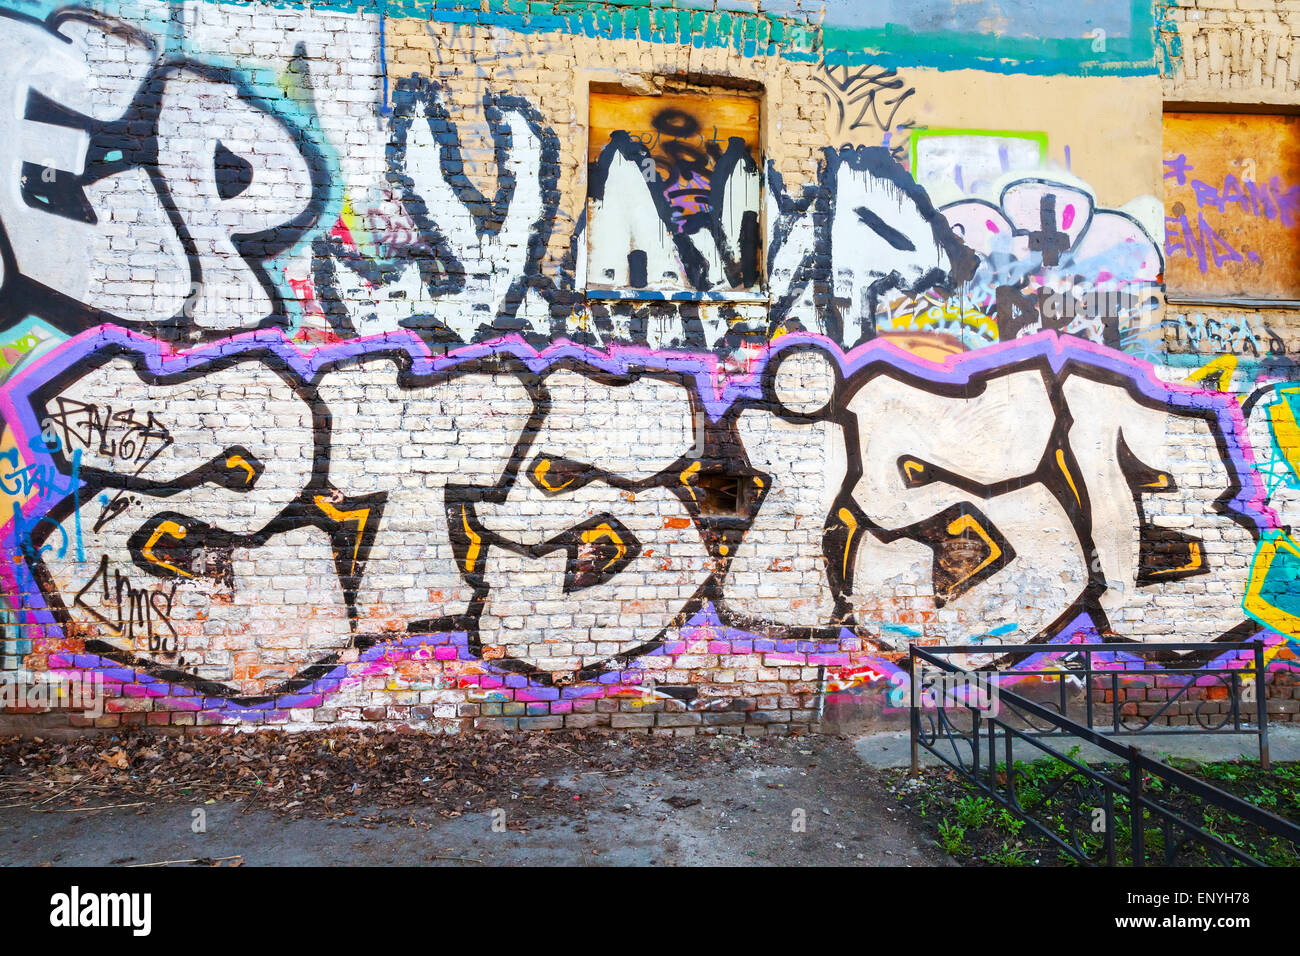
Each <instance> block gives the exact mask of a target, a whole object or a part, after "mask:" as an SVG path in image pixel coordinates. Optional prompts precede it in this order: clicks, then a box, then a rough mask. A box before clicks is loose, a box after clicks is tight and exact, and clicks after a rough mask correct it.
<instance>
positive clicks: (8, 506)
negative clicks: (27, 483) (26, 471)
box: [0, 427, 36, 520]
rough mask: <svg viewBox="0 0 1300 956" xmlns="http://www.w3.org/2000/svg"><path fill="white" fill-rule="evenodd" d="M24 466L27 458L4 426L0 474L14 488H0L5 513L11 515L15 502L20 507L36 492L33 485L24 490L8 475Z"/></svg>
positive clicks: (1, 434) (0, 438) (21, 484)
mask: <svg viewBox="0 0 1300 956" xmlns="http://www.w3.org/2000/svg"><path fill="white" fill-rule="evenodd" d="M11 463H12V467H11ZM26 466H27V459H25V458H24V457H23V452H22V449H21V448H19V447H18V442H17V441H16V440H15V439H14V435H13V432H11V431H10V430H9V428H8V427H5V429H4V431H3V433H0V469H3V470H0V475H4V476H6V478H7V480H6V481H5V482H4V483H5V484H12V485H13V486H14V488H15V489H16V490H15V491H12V492H11V491H6V490H5V489H3V488H0V501H3V503H4V504H3V507H4V512H3V513H4V514H5V515H12V514H13V506H14V505H15V504H17V505H19V506H20V507H21V506H22V505H25V504H27V502H28V501H30V500H31V498H32V495H34V494H36V486H35V485H33V486H32V488H31V490H30V491H26V492H24V491H23V482H20V481H19V482H15V481H13V480H12V478H11V477H8V476H11V475H14V474H16V473H18V472H20V470H21V469H23V468H25V467H26ZM0 520H4V519H0Z"/></svg>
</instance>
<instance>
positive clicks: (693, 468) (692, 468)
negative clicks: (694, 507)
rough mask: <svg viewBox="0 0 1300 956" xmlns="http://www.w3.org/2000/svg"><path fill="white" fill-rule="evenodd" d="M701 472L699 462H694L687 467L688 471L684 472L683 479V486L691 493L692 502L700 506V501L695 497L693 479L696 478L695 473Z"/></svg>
mask: <svg viewBox="0 0 1300 956" xmlns="http://www.w3.org/2000/svg"><path fill="white" fill-rule="evenodd" d="M699 470H700V463H699V462H698V461H693V462H691V463H690V464H689V465H687V466H686V470H685V471H683V472H682V479H681V480H682V484H683V485H685V486H686V490H687V491H689V492H690V493H691V500H692V501H694V502H695V503H696V504H699V501H700V499H699V498H696V497H695V489H694V488H692V487H691V479H692V478H694V477H695V473H696V472H697V471H699Z"/></svg>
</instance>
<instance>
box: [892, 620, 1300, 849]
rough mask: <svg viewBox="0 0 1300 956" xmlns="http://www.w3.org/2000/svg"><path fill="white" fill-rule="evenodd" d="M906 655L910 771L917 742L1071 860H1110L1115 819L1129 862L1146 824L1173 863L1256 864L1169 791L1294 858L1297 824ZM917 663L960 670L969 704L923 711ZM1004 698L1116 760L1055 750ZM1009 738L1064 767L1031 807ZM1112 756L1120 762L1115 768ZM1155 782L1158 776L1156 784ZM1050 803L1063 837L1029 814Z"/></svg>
mask: <svg viewBox="0 0 1300 956" xmlns="http://www.w3.org/2000/svg"><path fill="white" fill-rule="evenodd" d="M910 656H911V665H912V685H911V690H912V694H911V701H910V721H909V724H910V729H911V738H912V768H913V771H914V772H915V771H916V770H917V769H918V756H919V753H918V751H919V749H920V748H924V749H925V750H927V751H929V752H930V753H932V754H934V755H935V756H936V757H937V758H938V759H939V760H940V761H941V762H943V763H944V764H946V765H947V766H949V767H951V768H952V769H953V770H955V771H957V772H958V773H960V774H962V776H964V777H965V778H967V779H968V780H969V781H970V782H971V783H972V784H974V785H975V787H976V788H977V789H978V790H980V791H982V792H983V793H985V794H987V795H988V797H989V798H990V799H992V800H993V801H994V802H995V803H996V804H997V805H999V806H1001V807H1003V808H1005V809H1006V810H1008V811H1009V812H1011V813H1013V814H1015V815H1016V816H1018V817H1019V818H1020V819H1022V820H1024V821H1025V822H1026V823H1027V824H1029V825H1030V826H1031V827H1032V828H1033V830H1034V831H1035V832H1036V833H1038V834H1040V835H1041V836H1043V837H1045V838H1046V839H1047V840H1048V841H1049V842H1050V843H1051V844H1053V845H1054V846H1056V847H1057V848H1058V849H1060V850H1061V851H1063V852H1065V853H1067V854H1068V855H1070V856H1071V857H1073V858H1074V859H1077V860H1079V861H1080V862H1083V863H1086V864H1089V865H1098V864H1102V863H1104V864H1108V865H1111V866H1114V865H1116V864H1117V863H1118V862H1119V841H1118V840H1117V834H1118V832H1119V824H1120V822H1121V820H1123V821H1125V822H1126V825H1127V827H1128V830H1129V838H1128V840H1129V853H1130V860H1131V863H1132V865H1134V866H1145V865H1146V864H1147V855H1148V850H1149V845H1150V841H1151V839H1152V837H1151V836H1150V835H1149V832H1150V833H1155V834H1157V835H1158V836H1159V842H1160V843H1161V844H1162V849H1163V862H1164V863H1166V864H1172V863H1174V862H1176V861H1177V860H1178V858H1179V856H1180V855H1181V854H1182V853H1184V852H1185V851H1186V850H1188V849H1189V848H1193V847H1196V848H1199V849H1201V850H1202V851H1203V852H1204V854H1205V856H1206V857H1208V858H1209V859H1211V860H1213V861H1215V862H1219V863H1224V864H1234V863H1235V864H1246V865H1265V864H1264V861H1262V860H1260V859H1258V858H1257V857H1255V856H1252V855H1251V854H1250V853H1248V852H1246V850H1245V849H1244V848H1242V847H1239V846H1234V845H1233V844H1232V843H1229V842H1227V841H1225V840H1224V839H1222V838H1220V837H1219V836H1218V835H1216V834H1214V833H1212V832H1209V831H1208V830H1207V829H1205V828H1203V827H1200V826H1197V825H1196V824H1195V823H1193V822H1192V821H1190V820H1188V819H1187V818H1186V817H1185V816H1184V815H1182V814H1180V813H1179V812H1178V811H1177V810H1175V809H1172V808H1171V807H1169V806H1166V805H1165V803H1164V802H1163V800H1166V799H1168V797H1169V796H1170V795H1172V794H1175V793H1177V794H1180V795H1182V796H1184V797H1191V798H1195V799H1197V800H1199V801H1201V803H1202V804H1203V805H1207V806H1210V807H1214V808H1217V809H1218V810H1220V811H1222V812H1223V813H1224V814H1227V815H1230V817H1231V818H1235V820H1236V821H1237V822H1239V823H1241V824H1244V825H1249V826H1252V827H1256V828H1258V829H1260V830H1262V831H1263V832H1265V833H1266V834H1268V835H1269V836H1270V838H1271V839H1272V840H1274V841H1286V842H1288V843H1290V845H1291V848H1292V853H1293V858H1294V859H1295V860H1296V861H1297V862H1300V826H1296V825H1295V824H1294V823H1291V822H1290V821H1288V820H1284V819H1282V818H1281V817H1279V816H1277V815H1275V814H1272V813H1269V812H1268V811H1266V810H1263V809H1261V808H1259V807H1257V806H1254V805H1253V804H1251V803H1248V802H1247V801H1245V800H1242V799H1240V798H1239V797H1235V796H1233V795H1232V794H1229V793H1226V792H1225V791H1223V790H1220V789H1219V788H1217V787H1214V786H1212V785H1210V784H1208V783H1205V782H1204V781H1202V780H1198V779H1196V778H1195V777H1192V776H1190V775H1188V774H1186V773H1183V772H1182V771H1180V770H1177V769H1176V768H1174V767H1171V766H1169V765H1167V764H1164V763H1161V762H1159V761H1158V760H1155V759H1153V758H1151V757H1148V756H1147V755H1146V754H1144V753H1143V752H1142V751H1141V750H1139V749H1138V748H1137V747H1136V746H1132V745H1127V746H1126V745H1124V744H1121V743H1118V742H1116V741H1115V740H1113V739H1111V736H1110V735H1107V734H1105V733H1102V732H1100V731H1098V730H1096V729H1093V728H1090V727H1087V726H1084V725H1083V724H1081V723H1079V722H1077V721H1074V720H1071V719H1070V718H1068V717H1066V716H1064V715H1063V714H1060V713H1057V712H1056V711H1054V710H1052V709H1051V708H1050V707H1047V706H1044V705H1042V704H1039V703H1036V702H1034V701H1032V700H1029V699H1027V698H1025V697H1022V696H1020V695H1018V694H1016V693H1015V692H1014V691H1010V690H1007V689H1005V688H1000V687H997V686H996V685H995V684H993V683H992V682H991V681H990V680H989V677H990V676H994V675H991V674H990V673H988V672H982V671H971V670H964V669H962V668H959V667H957V666H956V665H954V664H952V663H951V662H950V661H947V660H945V659H944V658H943V657H942V656H940V655H936V654H934V653H932V649H922V648H919V647H917V646H915V645H912V647H911V648H910ZM926 664H928V665H930V666H932V667H936V668H939V669H940V670H941V671H943V672H945V673H946V674H950V675H960V676H961V678H962V679H963V680H964V681H966V682H967V686H968V687H970V688H973V689H974V690H975V691H976V693H975V695H974V697H975V698H976V699H977V701H978V702H979V703H978V704H976V703H971V697H970V696H967V698H966V699H965V700H961V701H959V700H955V699H949V698H948V697H946V696H945V697H941V698H940V699H939V705H940V706H938V707H936V708H934V713H933V716H930V715H928V714H926V711H925V708H924V707H923V706H922V693H921V688H922V680H923V678H922V674H921V671H922V667H923V665H926ZM1008 703H1009V704H1012V705H1014V707H1015V708H1016V709H1017V710H1018V711H1020V712H1022V713H1024V714H1027V715H1029V716H1030V717H1032V718H1034V719H1036V720H1038V721H1041V722H1042V723H1043V724H1046V725H1050V726H1052V727H1054V728H1055V731H1056V733H1055V736H1070V737H1074V738H1077V739H1079V740H1081V741H1084V742H1086V743H1089V744H1091V745H1093V746H1094V747H1097V748H1098V749H1100V750H1102V751H1103V752H1105V753H1106V754H1108V755H1110V756H1112V757H1114V758H1116V761H1114V762H1113V763H1112V765H1111V767H1110V768H1109V769H1106V768H1095V767H1090V766H1089V765H1088V764H1086V763H1084V762H1083V761H1081V760H1076V759H1074V758H1073V757H1072V756H1070V755H1068V754H1064V753H1061V752H1060V751H1059V750H1056V749H1054V748H1053V747H1052V746H1050V745H1049V744H1048V743H1047V742H1046V741H1047V739H1048V735H1046V734H1044V733H1041V732H1036V731H1032V730H1029V731H1027V730H1024V729H1021V728H1019V727H1016V726H1014V725H1013V724H1011V723H1010V722H1009V721H1008V720H1006V719H1004V717H1003V716H1002V706H1003V705H1005V704H1008ZM989 704H992V705H994V706H988V705H989ZM954 712H965V713H966V714H967V715H968V718H969V721H970V727H969V730H965V729H962V728H960V727H958V726H957V725H956V723H955V722H954V721H953V719H952V716H951V714H952V713H954ZM923 719H924V720H926V721H928V724H929V726H928V729H927V728H926V727H924V726H923V724H922V721H923ZM941 742H942V743H943V744H946V745H947V746H946V749H948V750H949V751H950V752H951V756H949V754H948V753H945V752H943V749H944V748H941ZM1017 742H1023V745H1022V746H1027V747H1029V748H1032V749H1033V750H1034V751H1035V752H1039V753H1041V754H1042V756H1043V757H1048V758H1051V759H1053V760H1056V761H1059V762H1060V766H1061V768H1063V769H1062V771H1061V772H1060V774H1059V778H1058V779H1057V780H1056V782H1055V783H1054V785H1053V786H1052V787H1050V788H1049V789H1048V790H1047V791H1046V792H1044V793H1041V794H1040V795H1039V799H1038V801H1037V802H1036V803H1035V804H1034V805H1033V806H1026V805H1025V804H1024V803H1023V802H1022V800H1021V799H1020V794H1019V787H1018V781H1019V779H1020V778H1021V776H1022V775H1023V773H1022V770H1021V767H1022V766H1023V763H1018V762H1017V761H1016V760H1015V757H1014V749H1015V746H1014V745H1015V744H1016V743H1017ZM999 745H1000V746H999ZM985 748H986V749H985ZM999 749H1001V751H1002V756H1003V762H1002V764H1001V765H1000V767H1001V769H999V763H998V759H997V758H998V754H999ZM982 751H984V753H982ZM982 758H983V759H982ZM1114 764H1118V765H1119V766H1118V769H1115V766H1114ZM1155 781H1159V784H1160V785H1159V788H1158V790H1157V789H1156V788H1155V786H1154V783H1155ZM1049 812H1055V813H1057V814H1059V815H1060V817H1061V819H1062V820H1063V821H1065V823H1063V824H1062V825H1063V826H1065V829H1066V837H1068V838H1063V837H1062V836H1061V834H1060V833H1059V832H1057V830H1055V829H1053V828H1051V827H1049V826H1047V825H1046V824H1045V823H1044V822H1043V821H1042V820H1040V819H1038V818H1037V817H1036V816H1035V814H1036V813H1049ZM1099 819H1100V820H1101V821H1103V823H1104V825H1103V826H1102V827H1101V828H1100V829H1098V828H1097V826H1096V822H1097V821H1098V820H1099ZM1152 822H1154V823H1155V824H1156V829H1155V830H1154V831H1152V830H1151V828H1150V826H1149V823H1152ZM1098 837H1099V839H1098ZM1288 859H1290V858H1288Z"/></svg>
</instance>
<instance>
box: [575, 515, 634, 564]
mask: <svg viewBox="0 0 1300 956" xmlns="http://www.w3.org/2000/svg"><path fill="white" fill-rule="evenodd" d="M602 538H608V539H609V540H610V541H612V542H614V547H616V548H617V549H618V553H617V554H616V555H614V557H612V558H610V559H609V561H607V562H606V563H605V566H604V567H603V568H601V570H602V571H608V570H609V568H610V565H612V564H616V563H617V562H619V561H621V560H623V558H624V557H625V556H626V555H627V545H625V544H624V543H623V539H622V538H620V537H619V536H618V532H617V531H615V530H614V529H613V528H611V527H610V526H609V525H607V524H598V525H596V527H594V528H588V529H587V530H586V531H584V532H582V543H583V544H591V543H592V542H594V541H600V540H601V539H602Z"/></svg>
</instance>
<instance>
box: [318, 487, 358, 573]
mask: <svg viewBox="0 0 1300 956" xmlns="http://www.w3.org/2000/svg"><path fill="white" fill-rule="evenodd" d="M315 500H316V507H317V508H319V509H320V510H321V511H323V512H325V517H327V518H329V519H331V520H333V521H337V522H338V523H339V524H346V523H347V522H349V521H355V522H356V523H357V540H356V543H355V544H354V545H352V567H351V568H350V569H349V570H348V573H349V574H352V573H355V571H356V570H357V552H358V551H359V550H360V549H361V536H362V534H363V533H364V532H365V530H366V521H367V520H368V519H369V518H370V509H369V508H358V509H357V510H356V511H340V510H339V509H338V508H335V507H334V505H333V504H332V503H331V502H330V500H329V498H327V497H326V496H325V495H317V496H316V499H315Z"/></svg>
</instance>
